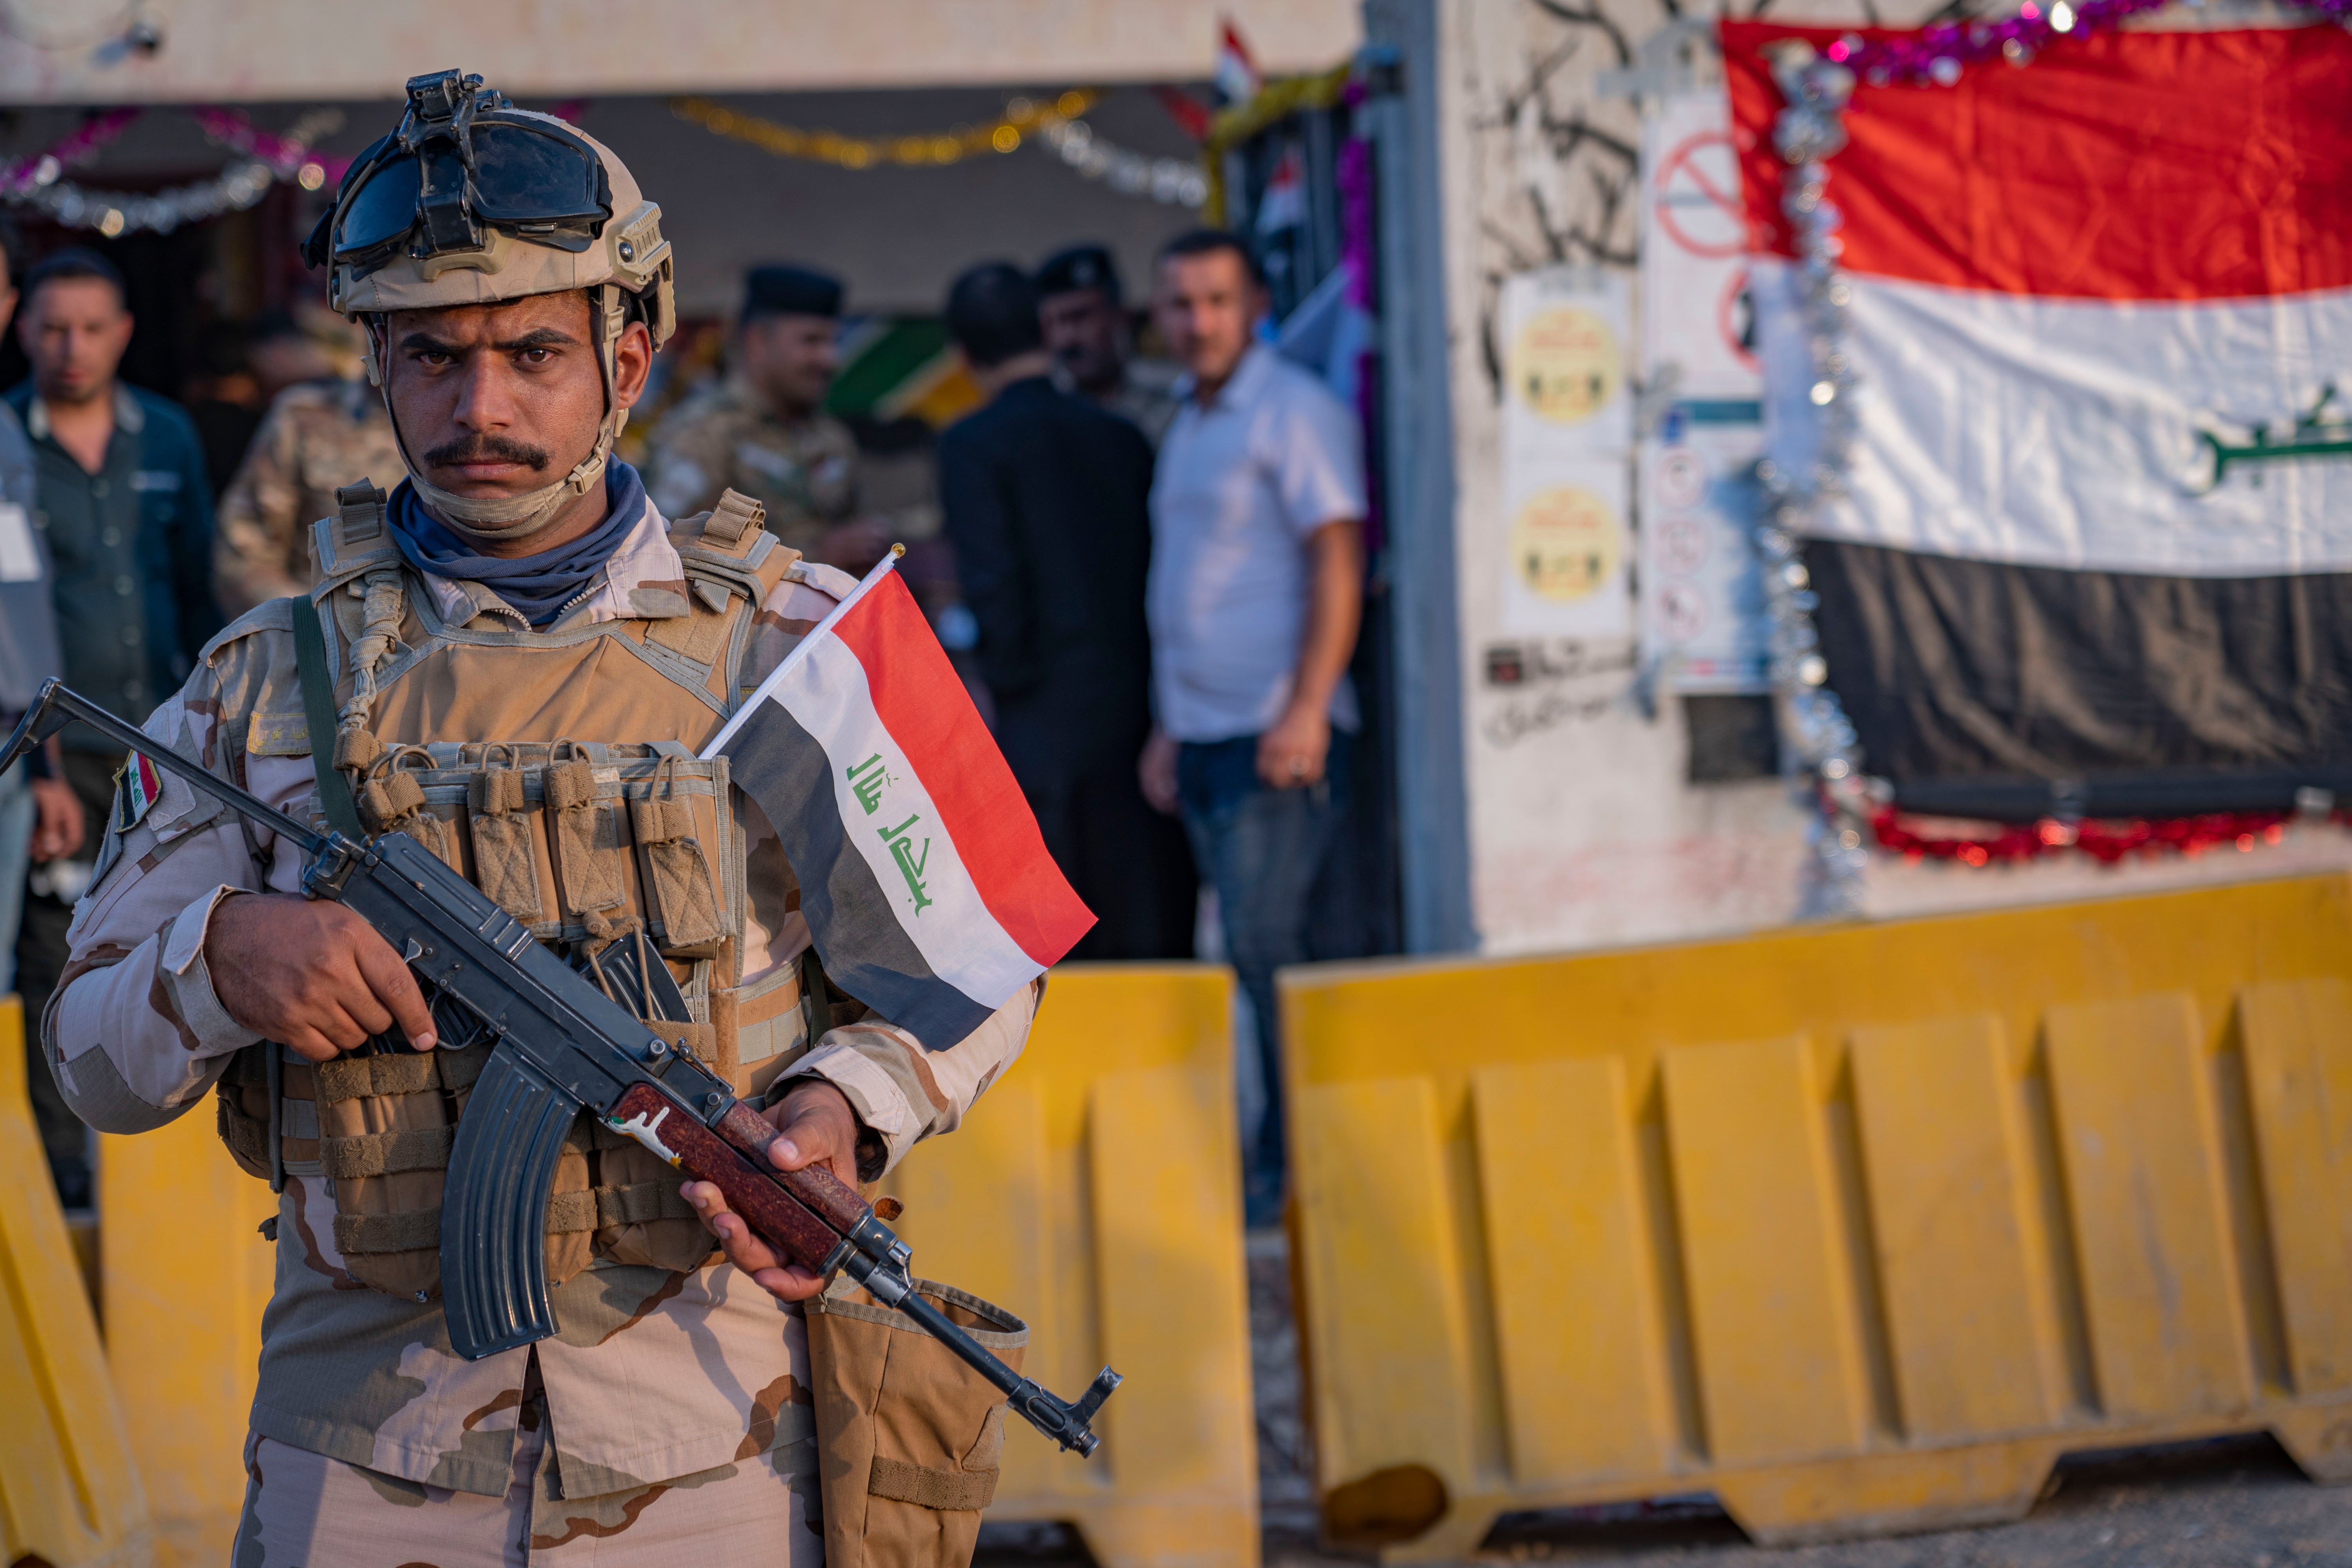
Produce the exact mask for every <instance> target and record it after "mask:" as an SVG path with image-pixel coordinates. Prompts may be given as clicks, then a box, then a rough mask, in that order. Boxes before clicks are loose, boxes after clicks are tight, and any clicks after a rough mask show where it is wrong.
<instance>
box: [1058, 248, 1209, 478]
mask: <svg viewBox="0 0 2352 1568" xmlns="http://www.w3.org/2000/svg"><path fill="white" fill-rule="evenodd" d="M1036 283H1037V322H1038V325H1039V326H1040V327H1041V328H1043V329H1044V331H1045V352H1046V353H1050V354H1052V355H1053V356H1054V378H1055V382H1056V384H1059V385H1060V386H1061V388H1062V390H1063V391H1065V392H1075V393H1076V394H1077V395H1079V396H1081V397H1087V398H1091V399H1092V400H1093V401H1095V402H1096V403H1098V404H1100V405H1102V406H1103V407H1105V408H1108V409H1109V410H1110V411H1111V412H1112V413H1113V414H1116V415H1118V416H1119V417H1120V418H1122V419H1125V420H1127V421H1129V423H1130V424H1132V425H1134V426H1135V427H1136V428H1138V429H1139V430H1141V431H1142V432H1143V434H1144V436H1145V437H1147V438H1149V439H1150V442H1151V445H1152V446H1153V447H1154V448H1157V447H1159V445H1160V437H1164V436H1166V435H1167V434H1168V426H1171V425H1172V424H1174V423H1175V420H1176V409H1177V407H1178V405H1180V403H1181V401H1182V400H1181V399H1180V398H1179V397H1178V396H1177V395H1176V380H1177V377H1178V375H1179V374H1181V373H1180V372H1179V371H1178V370H1177V368H1176V367H1175V366H1174V365H1172V364H1168V363H1164V362H1162V361H1160V360H1149V359H1138V358H1136V357H1135V334H1134V333H1133V331H1131V330H1129V326H1128V322H1127V313H1126V311H1125V310H1123V309H1121V306H1120V290H1119V286H1118V266H1117V264H1115V263H1114V262H1113V261H1112V260H1111V257H1110V252H1109V251H1108V250H1106V249H1104V248H1103V247H1101V246H1099V245H1074V246H1072V247H1069V248H1068V249H1067V250H1063V251H1057V252H1055V254H1054V255H1052V256H1049V257H1047V258H1045V264H1044V265H1043V266H1041V267H1039V268H1037V279H1036Z"/></svg>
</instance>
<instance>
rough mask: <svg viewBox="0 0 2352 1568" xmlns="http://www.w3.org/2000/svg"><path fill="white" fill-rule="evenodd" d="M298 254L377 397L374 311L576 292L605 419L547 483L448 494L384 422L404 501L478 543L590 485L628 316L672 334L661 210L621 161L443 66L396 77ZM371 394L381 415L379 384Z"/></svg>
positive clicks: (612, 425)
mask: <svg viewBox="0 0 2352 1568" xmlns="http://www.w3.org/2000/svg"><path fill="white" fill-rule="evenodd" d="M302 258H303V259H304V260H305V261H307V262H309V263H310V265H311V266H312V267H322V266H323V267H326V268H328V269H329V270H328V274H327V303H328V304H329V305H330V306H331V307H332V308H333V309H335V310H339V311H341V313H342V314H343V315H345V316H346V317H349V318H350V319H351V320H352V321H357V322H360V323H361V324H362V326H364V327H365V328H366V329H367V336H368V378H369V379H370V380H371V381H373V382H374V383H375V384H377V385H378V386H379V387H384V385H385V377H384V369H385V365H384V355H385V353H386V352H387V349H386V338H385V334H384V331H383V317H384V315H385V313H386V312H389V311H393V310H437V309H440V308H442V307H444V306H449V305H485V304H492V303H496V302H498V301H500V300H520V299H524V298H527V297H529V296H530V295H533V294H561V293H569V292H571V291H572V290H574V289H584V290H586V291H587V293H588V298H589V302H590V304H591V306H592V307H593V309H592V310H590V312H589V316H590V320H591V321H592V322H593V331H594V332H595V334H596V344H595V347H596V357H597V362H598V363H599V364H600V365H601V366H602V368H603V371H604V426H603V427H602V428H601V429H600V430H599V431H598V432H597V437H596V445H595V447H594V448H593V450H591V451H590V453H589V454H588V456H587V458H585V459H583V461H582V462H581V463H580V464H579V465H578V466H577V467H575V468H573V469H572V471H571V472H570V473H569V474H567V475H565V476H564V477H563V478H562V479H558V480H557V481H555V482H554V483H553V484H551V485H547V486H545V487H543V488H541V489H536V490H533V491H531V492H530V494H528V495H520V496H512V497H507V498H503V499H498V500H476V499H474V498H472V497H468V496H460V495H453V494H451V493H450V492H449V491H447V490H445V489H440V488H439V487H438V486H436V485H434V484H432V483H430V482H429V481H428V480H426V479H425V477H424V475H423V474H422V473H421V472H419V471H418V467H417V464H416V462H415V459H414V458H411V457H410V456H409V453H408V448H407V445H406V442H405V439H404V437H401V435H400V425H399V421H398V420H397V419H394V422H393V436H394V439H395V440H397V441H400V442H401V457H402V459H403V460H404V461H405V462H406V463H407V465H408V471H409V482H410V483H411V484H412V485H414V486H415V488H416V492H417V494H418V496H419V497H420V498H421V499H423V500H425V502H426V504H428V505H429V506H430V507H431V508H432V509H433V511H434V513H435V514H436V516H438V517H439V518H440V519H441V520H442V521H445V522H447V523H448V524H450V525H451V526H452V527H454V528H456V529H457V531H459V532H461V533H465V534H468V535H470V536H472V537H474V538H475V539H476V540H478V541H481V540H502V539H517V538H520V537H522V536H524V535H526V534H530V533H532V532H535V531H537V530H539V529H540V528H541V527H542V526H544V525H545V524H546V523H547V522H548V521H549V520H550V519H551V518H552V517H553V516H554V515H555V512H556V510H557V509H558V508H560V507H561V506H562V505H563V503H564V502H565V501H566V500H569V499H571V498H572V496H575V495H579V494H583V493H584V492H585V491H586V490H587V489H588V488H589V487H590V486H591V485H593V484H595V483H597V482H599V480H601V479H602V478H603V477H604V464H605V461H606V459H607V458H609V457H610V456H611V455H612V450H613V443H614V440H615V439H616V438H617V437H619V436H620V433H621V427H622V426H623V425H625V423H626V422H627V420H628V413H627V411H626V410H625V409H623V408H620V407H618V406H616V405H615V404H614V396H613V386H614V352H615V350H616V348H617V347H618V345H619V342H620V339H621V336H622V334H623V333H624V332H625V331H626V330H627V327H628V323H629V322H630V321H643V322H644V323H645V325H646V331H647V332H648V333H650V334H651V336H652V338H653V344H654V347H655V348H656V349H658V348H660V347H661V346H662V344H663V343H664V342H667V340H668V338H669V335H670V332H671V331H672V330H673V329H674V328H675V327H676V326H677V306H676V304H675V302H674V300H673V298H672V293H671V279H672V266H671V259H670V247H669V241H667V240H666V239H664V238H663V237H662V232H661V208H659V207H657V206H656V205H654V204H653V203H651V202H649V201H646V199H645V196H644V194H643V193H642V192H641V191H639V190H638V188H637V182H636V180H635V177H634V176H633V175H631V174H630V173H629V171H628V168H627V166H626V165H625V164H624V163H622V162H621V160H620V159H618V158H617V157H614V155H613V153H612V151H611V150H610V149H609V148H607V147H605V146H604V145H603V144H602V143H601V142H597V141H596V140H595V139H594V138H593V137H590V136H587V135H585V134H583V132H580V131H579V130H578V129H577V128H575V127H573V126H572V125H570V124H567V123H566V122H564V121H561V120H558V119H556V118H555V117H554V116H553V115H550V114H538V113H534V112H532V111H530V110H522V109H517V108H515V107H514V106H513V105H512V104H510V103H509V102H508V101H507V100H506V97H505V95H503V94H501V93H499V92H495V91H492V90H490V89H486V88H485V87H484V86H483V85H482V79H481V78H480V77H478V76H463V75H460V74H459V73H458V72H457V71H455V70H445V71H436V72H434V73H432V74H431V75H428V76H420V77H412V78H410V79H409V82H408V108H407V111H406V112H405V113H404V115H403V116H402V117H401V121H400V128H399V129H398V130H396V131H394V132H393V133H392V134H391V135H389V136H386V137H384V138H383V139H382V140H381V141H379V142H376V143H375V144H374V145H373V146H371V147H370V148H368V150H367V151H366V152H364V153H361V154H360V155H359V157H358V158H357V159H355V160H353V162H352V166H351V169H350V171H349V172H348V173H346V174H344V175H343V180H342V184H341V185H340V186H338V187H337V189H336V192H335V202H334V205H333V206H332V207H331V208H330V209H329V211H328V213H327V215H326V216H324V217H323V218H321V219H320V221H319V226H318V227H317V228H316V229H314V230H312V231H311V234H310V238H309V239H308V240H307V241H305V242H304V244H303V247H302ZM385 399H386V401H385V410H386V412H387V413H389V412H390V410H391V403H390V395H389V390H388V388H387V389H386V392H385Z"/></svg>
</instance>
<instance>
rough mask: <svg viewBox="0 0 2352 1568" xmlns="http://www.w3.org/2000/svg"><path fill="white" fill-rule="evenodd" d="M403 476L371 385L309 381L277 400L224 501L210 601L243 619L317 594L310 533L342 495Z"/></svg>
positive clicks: (215, 544) (387, 423)
mask: <svg viewBox="0 0 2352 1568" xmlns="http://www.w3.org/2000/svg"><path fill="white" fill-rule="evenodd" d="M401 472H402V468H401V462H400V448H399V447H397V446H396V445H394V441H393V438H392V421H391V420H389V419H387V418H385V417H384V413H383V401H382V400H381V399H380V398H378V397H377V396H376V395H375V393H374V392H373V390H371V389H370V388H369V386H368V384H367V383H366V382H365V381H344V380H341V379H335V380H320V381H306V382H302V383H299V384H296V385H293V386H289V387H288V388H287V389H286V390H285V391H284V392H281V393H279V394H278V399H277V401H276V402H274V403H272V404H271V405H269V413H268V415H267V416H265V417H264V418H263V420H262V422H261V428H260V430H259V431H258V432H257V433H256V434H255V436H254V438H253V446H252V447H251V449H249V450H248V451H247V453H246V455H245V461H244V463H243V464H241V465H240V466H239V467H238V468H237V470H236V478H235V479H231V480H230V481H229V484H228V489H225V490H223V491H222V492H221V499H220V519H219V531H218V532H217V533H216V534H215V536H214V542H213V593H214V595H215V597H217V598H218V599H219V600H220V604H221V609H222V610H223V611H224V612H226V614H228V615H232V616H241V615H243V614H245V612H246V611H247V610H249V609H252V608H253V607H254V606H255V605H259V604H264V603H266V602H268V600H271V599H277V598H282V597H284V596H285V595H289V594H299V593H302V592H303V591H304V590H306V589H308V588H309V587H310V524H311V523H312V522H314V521H317V520H318V519H320V518H321V517H324V516H325V515H326V514H327V513H329V512H331V511H332V510H335V492H336V491H337V490H339V489H341V488H342V487H343V486H345V485H348V484H352V483H356V482H357V481H358V480H360V479H366V478H369V477H370V476H373V477H374V478H376V479H381V480H386V481H389V480H391V479H394V478H395V477H397V476H398V475H399V474H400V473H401Z"/></svg>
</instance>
